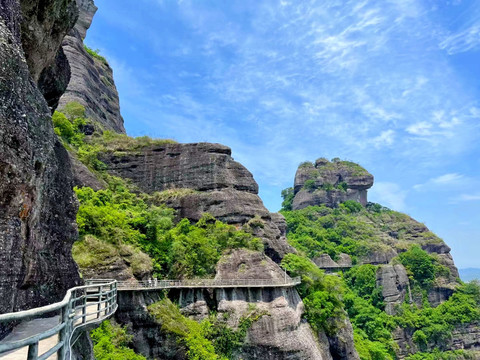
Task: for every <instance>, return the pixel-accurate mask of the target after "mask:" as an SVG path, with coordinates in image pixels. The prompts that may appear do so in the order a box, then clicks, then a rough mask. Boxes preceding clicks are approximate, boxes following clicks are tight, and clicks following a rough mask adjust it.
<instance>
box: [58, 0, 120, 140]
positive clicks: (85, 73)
mask: <svg viewBox="0 0 480 360" xmlns="http://www.w3.org/2000/svg"><path fill="white" fill-rule="evenodd" d="M76 3H77V6H78V8H79V18H78V21H77V22H76V24H75V27H74V28H73V29H72V30H71V31H70V32H69V33H68V35H67V36H66V37H65V39H64V40H63V43H62V49H63V52H64V53H65V55H66V58H67V59H68V63H69V64H70V69H71V77H70V81H69V82H68V87H67V89H66V91H65V93H64V94H63V96H62V97H61V98H60V102H59V108H60V109H61V108H62V107H63V106H65V105H66V104H68V103H69V102H72V101H75V102H78V103H80V104H82V105H83V106H85V109H86V115H87V116H88V117H89V118H90V119H91V120H92V121H94V122H95V123H97V125H98V127H99V130H102V129H103V130H112V131H115V132H118V133H125V128H124V127H123V118H122V115H121V114H120V103H119V98H118V93H117V88H116V87H115V83H114V81H113V71H112V69H111V67H110V65H109V64H108V62H107V61H106V60H105V58H103V57H101V56H92V55H91V54H89V53H88V52H87V50H86V49H85V46H84V44H83V39H84V38H85V36H86V34H87V30H88V28H89V27H90V24H91V23H92V19H93V16H94V15H95V12H96V11H97V7H96V6H95V4H94V2H93V0H76Z"/></svg>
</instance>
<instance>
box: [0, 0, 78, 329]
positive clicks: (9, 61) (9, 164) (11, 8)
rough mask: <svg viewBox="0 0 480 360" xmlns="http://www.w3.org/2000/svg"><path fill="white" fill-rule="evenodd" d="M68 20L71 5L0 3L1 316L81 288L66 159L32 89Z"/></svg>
mask: <svg viewBox="0 0 480 360" xmlns="http://www.w3.org/2000/svg"><path fill="white" fill-rule="evenodd" d="M72 6H73V7H72ZM72 9H73V10H72ZM22 19H23V20H22ZM75 19H76V12H75V11H74V4H73V3H72V1H65V0H49V1H22V2H19V1H16V0H5V1H2V2H1V4H0V48H1V50H0V63H1V65H2V66H0V78H1V79H2V81H1V82H0V293H1V294H2V296H1V298H0V313H5V312H11V311H18V310H22V309H26V308H32V307H37V306H40V305H45V304H48V303H52V302H55V301H58V300H60V299H61V298H63V296H64V295H65V292H66V290H67V289H68V288H69V287H72V286H75V285H76V284H79V283H80V278H79V275H78V271H77V267H76V264H75V263H74V261H73V259H72V256H71V247H72V243H73V241H74V240H75V239H76V237H77V231H76V226H75V214H76V202H75V201H74V197H73V192H72V181H71V178H72V173H71V168H70V161H69V158H68V154H67V152H66V150H65V149H64V148H63V146H62V145H61V143H60V142H59V141H58V139H57V137H56V135H55V134H54V132H53V126H52V121H51V118H50V109H49V108H48V106H47V103H46V101H45V99H44V98H43V96H42V94H41V92H40V91H39V90H38V88H37V87H36V86H35V81H36V80H38V78H39V76H40V74H41V72H42V71H43V69H45V68H46V67H47V66H48V65H49V64H51V63H52V62H53V61H54V58H55V55H56V54H57V51H58V49H59V46H60V42H61V40H62V38H63V35H64V33H65V32H66V31H68V28H69V26H70V24H73V23H74V21H75ZM20 25H21V28H22V31H21V29H20ZM22 41H23V45H22ZM27 64H28V66H27ZM1 332H2V329H0V335H1Z"/></svg>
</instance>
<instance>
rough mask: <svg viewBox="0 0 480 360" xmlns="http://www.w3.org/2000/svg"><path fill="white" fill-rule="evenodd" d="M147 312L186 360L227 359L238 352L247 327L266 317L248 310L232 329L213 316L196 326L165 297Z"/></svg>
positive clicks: (219, 318) (253, 308)
mask: <svg viewBox="0 0 480 360" xmlns="http://www.w3.org/2000/svg"><path fill="white" fill-rule="evenodd" d="M148 311H149V312H150V313H151V314H152V315H153V316H154V317H155V319H156V320H157V321H158V322H159V323H161V324H162V329H163V330H165V331H167V332H169V333H172V334H175V335H176V337H177V339H178V343H179V344H180V345H181V346H183V347H184V348H185V350H186V351H185V352H186V354H187V356H188V359H190V360H192V359H195V360H215V359H222V360H228V359H231V358H232V355H233V353H234V352H235V350H237V349H239V348H240V347H241V346H242V345H243V343H244V341H245V337H246V336H247V331H248V329H249V328H250V327H251V325H252V324H253V323H254V322H255V321H257V320H258V319H259V318H261V317H262V316H265V315H267V314H265V313H262V312H259V311H258V310H257V309H256V308H255V307H254V306H253V307H250V308H249V309H248V311H247V313H246V314H244V316H242V317H241V318H240V320H239V323H238V328H237V329H236V330H234V329H232V328H230V327H229V326H227V324H226V317H228V314H225V315H226V317H225V316H224V317H223V319H222V318H221V317H218V316H217V315H216V314H211V315H210V316H209V317H208V318H207V319H204V320H203V321H201V322H200V323H198V322H196V321H194V320H191V319H189V318H187V317H185V316H183V315H182V314H181V312H180V310H179V308H178V306H177V305H175V304H174V303H172V301H171V300H170V299H168V298H165V299H163V300H161V301H158V302H156V303H155V304H152V305H150V306H149V307H148Z"/></svg>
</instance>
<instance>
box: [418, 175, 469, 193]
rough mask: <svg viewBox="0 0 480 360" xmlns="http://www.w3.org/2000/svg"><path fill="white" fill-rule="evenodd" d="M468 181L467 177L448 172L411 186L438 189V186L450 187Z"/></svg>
mask: <svg viewBox="0 0 480 360" xmlns="http://www.w3.org/2000/svg"><path fill="white" fill-rule="evenodd" d="M468 181H469V179H467V178H466V177H465V176H464V175H462V174H457V173H448V174H443V175H440V176H437V177H434V178H431V179H429V180H428V181H427V182H425V183H423V184H417V185H414V186H413V188H414V189H415V190H427V189H432V188H436V189H438V187H452V186H457V185H462V184H465V183H466V182H468Z"/></svg>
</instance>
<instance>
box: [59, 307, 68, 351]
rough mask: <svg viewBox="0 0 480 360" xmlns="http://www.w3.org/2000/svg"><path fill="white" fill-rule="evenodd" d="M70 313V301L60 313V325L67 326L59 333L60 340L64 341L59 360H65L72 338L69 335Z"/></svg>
mask: <svg viewBox="0 0 480 360" xmlns="http://www.w3.org/2000/svg"><path fill="white" fill-rule="evenodd" d="M69 313H70V301H69V302H68V303H67V304H66V305H65V306H64V307H62V310H61V312H60V323H61V324H65V326H64V328H63V329H62V330H60V332H59V333H58V340H59V341H63V345H62V347H61V348H60V349H58V351H57V360H64V359H65V357H66V355H67V350H68V349H67V347H68V338H69V336H70V334H69V324H68V321H69V318H68V315H69Z"/></svg>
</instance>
